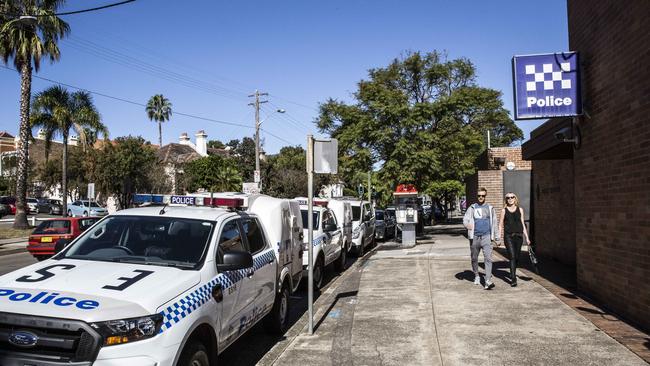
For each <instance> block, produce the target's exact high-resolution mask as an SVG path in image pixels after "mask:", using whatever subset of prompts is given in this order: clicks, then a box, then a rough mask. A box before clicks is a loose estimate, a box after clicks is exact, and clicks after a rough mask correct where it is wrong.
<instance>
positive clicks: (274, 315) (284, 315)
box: [266, 284, 289, 334]
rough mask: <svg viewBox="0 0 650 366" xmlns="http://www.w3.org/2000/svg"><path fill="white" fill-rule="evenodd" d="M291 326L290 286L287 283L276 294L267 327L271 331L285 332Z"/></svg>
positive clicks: (268, 316)
mask: <svg viewBox="0 0 650 366" xmlns="http://www.w3.org/2000/svg"><path fill="white" fill-rule="evenodd" d="M288 326H289V287H288V286H287V285H286V284H285V285H283V286H282V290H280V292H278V294H277V295H276V296H275V302H274V303H273V309H272V310H271V312H270V313H269V315H267V318H266V329H267V331H268V332H269V333H273V334H283V333H284V332H285V331H286V330H287V328H288Z"/></svg>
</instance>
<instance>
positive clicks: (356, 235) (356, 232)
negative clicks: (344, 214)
mask: <svg viewBox="0 0 650 366" xmlns="http://www.w3.org/2000/svg"><path fill="white" fill-rule="evenodd" d="M359 235H361V226H357V227H356V228H354V231H352V239H358V238H359Z"/></svg>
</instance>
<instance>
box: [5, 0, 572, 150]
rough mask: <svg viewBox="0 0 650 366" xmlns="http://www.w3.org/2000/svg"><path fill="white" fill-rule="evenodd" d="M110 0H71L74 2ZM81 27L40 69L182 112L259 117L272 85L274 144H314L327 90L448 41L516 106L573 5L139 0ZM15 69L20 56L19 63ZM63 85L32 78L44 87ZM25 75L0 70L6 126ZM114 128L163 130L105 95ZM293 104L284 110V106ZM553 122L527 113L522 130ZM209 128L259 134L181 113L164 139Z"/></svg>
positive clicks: (559, 43) (267, 124) (562, 36)
mask: <svg viewBox="0 0 650 366" xmlns="http://www.w3.org/2000/svg"><path fill="white" fill-rule="evenodd" d="M110 2H113V1H112V0H105V1H97V0H92V1H90V0H68V2H67V3H66V6H65V8H64V10H77V9H83V8H87V7H93V6H99V5H104V4H108V3H110ZM65 19H66V21H68V22H69V24H70V26H71V29H72V33H71V36H70V37H69V38H68V39H65V40H63V41H62V42H61V45H60V46H61V50H62V57H61V60H60V61H59V62H58V63H55V64H50V63H49V62H44V63H43V65H42V68H41V70H40V72H39V73H38V74H36V75H37V76H41V77H44V78H48V79H52V80H56V81H60V82H64V83H66V84H69V85H73V86H77V87H81V88H84V89H87V90H90V91H94V92H99V93H102V94H105V95H110V96H114V97H118V98H122V99H126V100H129V101H133V102H136V103H141V104H146V102H147V100H148V99H149V97H151V96H152V95H154V94H157V93H162V94H163V95H165V96H166V97H167V98H169V99H170V100H171V102H172V104H173V107H174V110H175V111H177V112H181V113H184V114H191V115H195V116H200V117H205V118H208V119H211V120H218V121H224V122H229V123H234V124H239V125H245V126H250V127H252V126H253V123H254V111H253V108H252V107H250V106H248V105H247V104H248V103H249V102H251V101H252V99H251V98H248V97H247V95H249V94H252V93H253V92H254V90H255V89H259V90H261V91H263V92H268V93H269V94H270V95H269V96H268V97H267V98H266V99H268V100H269V101H270V102H269V103H266V104H264V105H263V110H262V113H261V118H263V119H264V122H263V124H262V127H263V128H264V130H265V131H266V132H262V138H263V139H264V142H265V149H266V150H267V151H268V152H269V153H275V152H277V151H278V150H279V149H280V148H281V147H282V146H285V145H289V144H291V145H297V144H301V145H304V144H305V140H306V135H307V133H309V132H311V133H314V134H315V135H318V132H317V131H316V129H315V127H314V124H313V120H314V118H315V117H316V115H317V107H318V103H319V102H323V101H325V100H327V98H330V97H331V98H335V99H339V100H344V101H351V100H352V99H351V93H353V92H354V91H355V90H356V83H357V82H358V81H359V80H361V79H364V78H366V76H367V70H368V69H370V68H377V67H383V66H386V65H388V64H389V63H390V62H391V60H392V59H394V58H395V57H399V56H400V55H401V54H403V53H404V52H405V51H422V52H427V51H432V50H444V51H446V52H447V53H448V55H449V57H450V58H456V57H461V56H462V57H467V58H469V59H470V60H472V62H474V64H475V65H476V68H477V71H478V83H479V84H480V85H481V86H485V87H490V88H494V89H497V90H500V91H502V92H503V101H504V105H505V107H506V108H507V109H508V110H510V111H512V108H513V102H512V76H511V57H512V56H513V55H515V54H530V53H545V52H556V51H565V50H568V33H567V19H566V2H565V1H563V0H545V1H521V0H503V1H499V0H492V1H486V0H457V1H453V2H452V1H442V0H436V1H434V0H429V1H424V0H422V1H409V0H403V1H396V0H393V1H387V0H375V1H370V0H345V1H343V0H329V1H319V2H316V1H305V0H303V1H297V0H291V1H273V2H272V1H258V0H253V1H248V2H243V1H208V0H196V1H170V0H159V1H154V0H137V1H136V2H134V3H130V4H127V5H123V6H120V7H115V8H111V9H107V10H103V11H99V12H94V13H85V14H79V15H70V16H66V17H65ZM10 66H13V65H10ZM50 85H52V84H51V83H49V82H46V81H43V80H39V79H34V82H33V89H32V90H33V92H38V91H40V90H43V89H45V88H47V87H48V86H50ZM19 89H20V83H19V75H18V73H17V72H14V71H9V70H6V69H2V68H0V95H1V96H2V98H0V130H7V131H9V132H10V133H12V134H15V133H16V130H17V128H18V112H19V111H18V106H19ZM95 103H96V105H97V107H98V109H99V111H100V113H101V114H102V117H103V121H104V123H105V124H106V125H107V126H108V128H109V131H110V133H111V137H112V138H114V137H117V136H124V135H129V134H131V135H141V136H143V137H144V138H146V139H148V140H150V141H152V142H154V143H156V142H157V139H158V128H157V125H156V124H155V123H153V122H150V121H149V120H148V119H147V116H146V113H145V111H144V108H143V107H141V106H139V105H134V104H129V103H125V102H121V101H117V100H114V99H110V98H107V97H103V96H99V95H95ZM279 108H281V109H285V110H286V111H287V113H285V114H278V113H274V112H273V111H274V110H277V109H279ZM541 122H542V121H519V122H517V125H518V126H519V127H520V128H521V129H522V130H523V131H524V135H525V139H528V137H529V133H530V131H531V130H533V129H534V128H535V127H537V126H539V124H540V123H541ZM200 129H203V130H205V131H206V133H207V134H208V138H209V139H219V140H222V141H229V140H230V139H235V138H242V137H243V136H252V135H253V129H252V128H249V127H242V126H236V125H226V124H220V123H217V122H215V121H206V120H200V119H195V118H191V117H187V116H181V115H178V114H176V115H174V116H172V119H171V121H170V122H168V123H165V124H164V125H163V143H164V144H165V143H169V142H178V136H179V135H180V134H181V133H182V132H188V133H189V134H190V136H192V140H194V137H193V134H194V133H196V132H197V131H198V130H200Z"/></svg>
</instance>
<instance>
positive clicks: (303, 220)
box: [300, 210, 320, 230]
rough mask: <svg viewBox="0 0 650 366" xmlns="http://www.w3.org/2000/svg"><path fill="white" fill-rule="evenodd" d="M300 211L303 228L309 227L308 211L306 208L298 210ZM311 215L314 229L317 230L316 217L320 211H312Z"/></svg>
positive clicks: (317, 221) (317, 220)
mask: <svg viewBox="0 0 650 366" xmlns="http://www.w3.org/2000/svg"><path fill="white" fill-rule="evenodd" d="M300 213H302V227H303V228H305V229H309V226H308V225H309V223H308V222H307V218H308V217H309V216H308V215H309V211H307V210H300ZM312 216H313V218H314V230H318V226H319V224H318V223H319V222H320V220H319V219H318V218H319V216H320V213H319V212H318V211H314V212H312Z"/></svg>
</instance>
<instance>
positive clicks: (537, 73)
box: [526, 62, 571, 91]
mask: <svg viewBox="0 0 650 366" xmlns="http://www.w3.org/2000/svg"><path fill="white" fill-rule="evenodd" d="M556 68H557V65H556V64H552V63H551V64H543V65H542V69H541V70H539V65H526V75H532V76H533V80H532V81H527V82H526V91H536V90H537V85H538V84H540V86H542V87H543V88H544V90H553V89H554V86H555V83H559V85H560V88H562V89H571V80H565V79H562V73H564V72H569V71H571V64H570V63H568V62H562V63H560V70H557V69H556Z"/></svg>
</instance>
